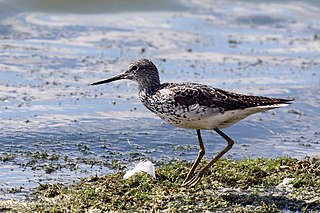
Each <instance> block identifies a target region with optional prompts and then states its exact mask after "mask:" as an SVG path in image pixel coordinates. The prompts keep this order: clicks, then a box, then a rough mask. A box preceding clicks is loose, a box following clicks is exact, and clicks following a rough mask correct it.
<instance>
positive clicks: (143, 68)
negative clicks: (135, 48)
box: [91, 59, 160, 89]
mask: <svg viewBox="0 0 320 213" xmlns="http://www.w3.org/2000/svg"><path fill="white" fill-rule="evenodd" d="M121 79H128V80H132V81H135V82H137V83H138V84H139V87H140V89H143V88H144V87H146V88H148V87H152V86H158V85H160V79H159V73H158V69H157V67H156V66H155V65H154V64H153V63H152V61H150V60H148V59H138V60H135V61H133V62H131V63H130V64H129V66H128V67H127V69H126V70H125V71H124V72H123V73H121V74H118V75H115V76H113V77H111V78H108V79H104V80H101V81H97V82H94V83H92V84H91V85H98V84H106V83H110V82H113V81H117V80H121Z"/></svg>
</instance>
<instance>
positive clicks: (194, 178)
mask: <svg viewBox="0 0 320 213" xmlns="http://www.w3.org/2000/svg"><path fill="white" fill-rule="evenodd" d="M202 176H203V172H201V171H200V172H198V173H197V174H195V175H193V176H192V177H191V178H190V179H189V180H187V179H186V180H184V181H183V184H182V186H185V187H193V186H195V185H196V184H197V183H198V182H199V181H200V180H201V178H202Z"/></svg>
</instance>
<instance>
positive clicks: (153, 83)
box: [139, 79, 160, 95]
mask: <svg viewBox="0 0 320 213" xmlns="http://www.w3.org/2000/svg"><path fill="white" fill-rule="evenodd" d="M159 87H160V80H159V79H156V80H145V81H143V82H141V83H140V84H139V90H140V92H143V93H144V94H146V95H150V94H153V93H154V92H156V91H157V90H158V89H159Z"/></svg>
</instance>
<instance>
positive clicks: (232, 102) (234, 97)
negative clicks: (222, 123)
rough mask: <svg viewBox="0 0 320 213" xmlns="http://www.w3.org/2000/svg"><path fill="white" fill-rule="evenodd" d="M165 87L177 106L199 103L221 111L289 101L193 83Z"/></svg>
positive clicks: (287, 101)
mask: <svg viewBox="0 0 320 213" xmlns="http://www.w3.org/2000/svg"><path fill="white" fill-rule="evenodd" d="M167 88H168V89H169V90H171V91H172V93H171V94H172V96H173V97H172V98H173V99H174V104H175V105H177V106H179V105H180V106H185V107H189V106H191V105H195V104H199V105H200V106H205V107H209V108H217V109H219V110H220V111H222V112H223V111H229V110H236V109H245V108H250V107H257V106H272V105H278V104H288V103H289V102H290V101H291V100H287V99H278V98H268V97H262V96H250V95H242V94H237V93H232V92H227V91H224V90H221V89H216V88H213V87H209V86H206V85H202V84H194V83H183V84H171V85H168V86H167Z"/></svg>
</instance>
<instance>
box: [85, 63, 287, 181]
mask: <svg viewBox="0 0 320 213" xmlns="http://www.w3.org/2000/svg"><path fill="white" fill-rule="evenodd" d="M121 79H128V80H132V81H135V82H136V83H138V86H139V97H140V100H141V102H142V103H143V104H144V105H145V106H146V107H147V108H148V109H149V110H150V111H152V112H154V113H155V114H156V115H158V116H159V117H160V118H162V119H163V120H165V121H166V122H168V123H170V124H172V125H174V126H177V127H181V128H188V129H195V130H196V131H197V135H198V143H199V147H200V150H199V152H198V156H197V158H196V160H195V161H194V163H193V165H192V167H191V169H190V171H189V173H188V174H187V177H186V178H185V180H184V182H183V185H184V186H194V185H195V184H197V183H198V182H199V181H200V179H201V178H202V176H203V175H204V174H205V173H206V172H207V171H208V169H209V168H210V167H211V166H212V165H213V164H214V163H215V162H216V161H217V160H218V159H219V158H221V157H222V156H223V155H224V154H225V153H226V152H228V151H229V150H230V149H231V148H232V146H233V144H234V141H233V140H232V139H231V138H230V137H229V136H227V135H226V134H225V133H223V132H222V131H221V130H220V129H222V128H225V127H228V126H230V125H232V124H235V123H237V122H238V121H240V120H242V119H244V118H246V117H247V116H249V115H251V114H254V113H258V112H264V111H267V110H270V109H274V108H279V107H282V106H287V105H288V104H290V102H291V101H292V100H289V99H280V98H268V97H262V96H253V95H243V94H237V93H233V92H228V91H224V90H222V89H217V88H214V87H211V86H207V85H203V84H197V83H160V78H159V72H158V69H157V67H156V66H155V65H154V64H153V63H152V62H151V61H150V60H148V59H138V60H135V61H133V62H132V63H130V64H129V66H128V67H127V69H126V71H124V72H123V73H121V74H119V75H116V76H113V77H111V78H108V79H105V80H101V81H97V82H94V83H92V84H91V85H98V84H105V83H110V82H113V81H117V80H121ZM200 130H215V131H216V132H217V133H218V134H219V135H220V136H221V137H223V138H224V139H225V140H226V141H227V143H228V145H227V147H226V148H224V149H223V150H222V151H221V152H220V153H219V154H218V155H217V156H216V157H215V158H213V159H212V160H211V161H210V162H209V163H208V165H206V166H205V167H204V168H202V169H201V170H200V171H199V172H197V173H195V170H196V168H197V166H198V164H199V163H200V161H201V159H202V157H203V156H204V154H205V148H204V145H203V141H202V137H201V133H200Z"/></svg>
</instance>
